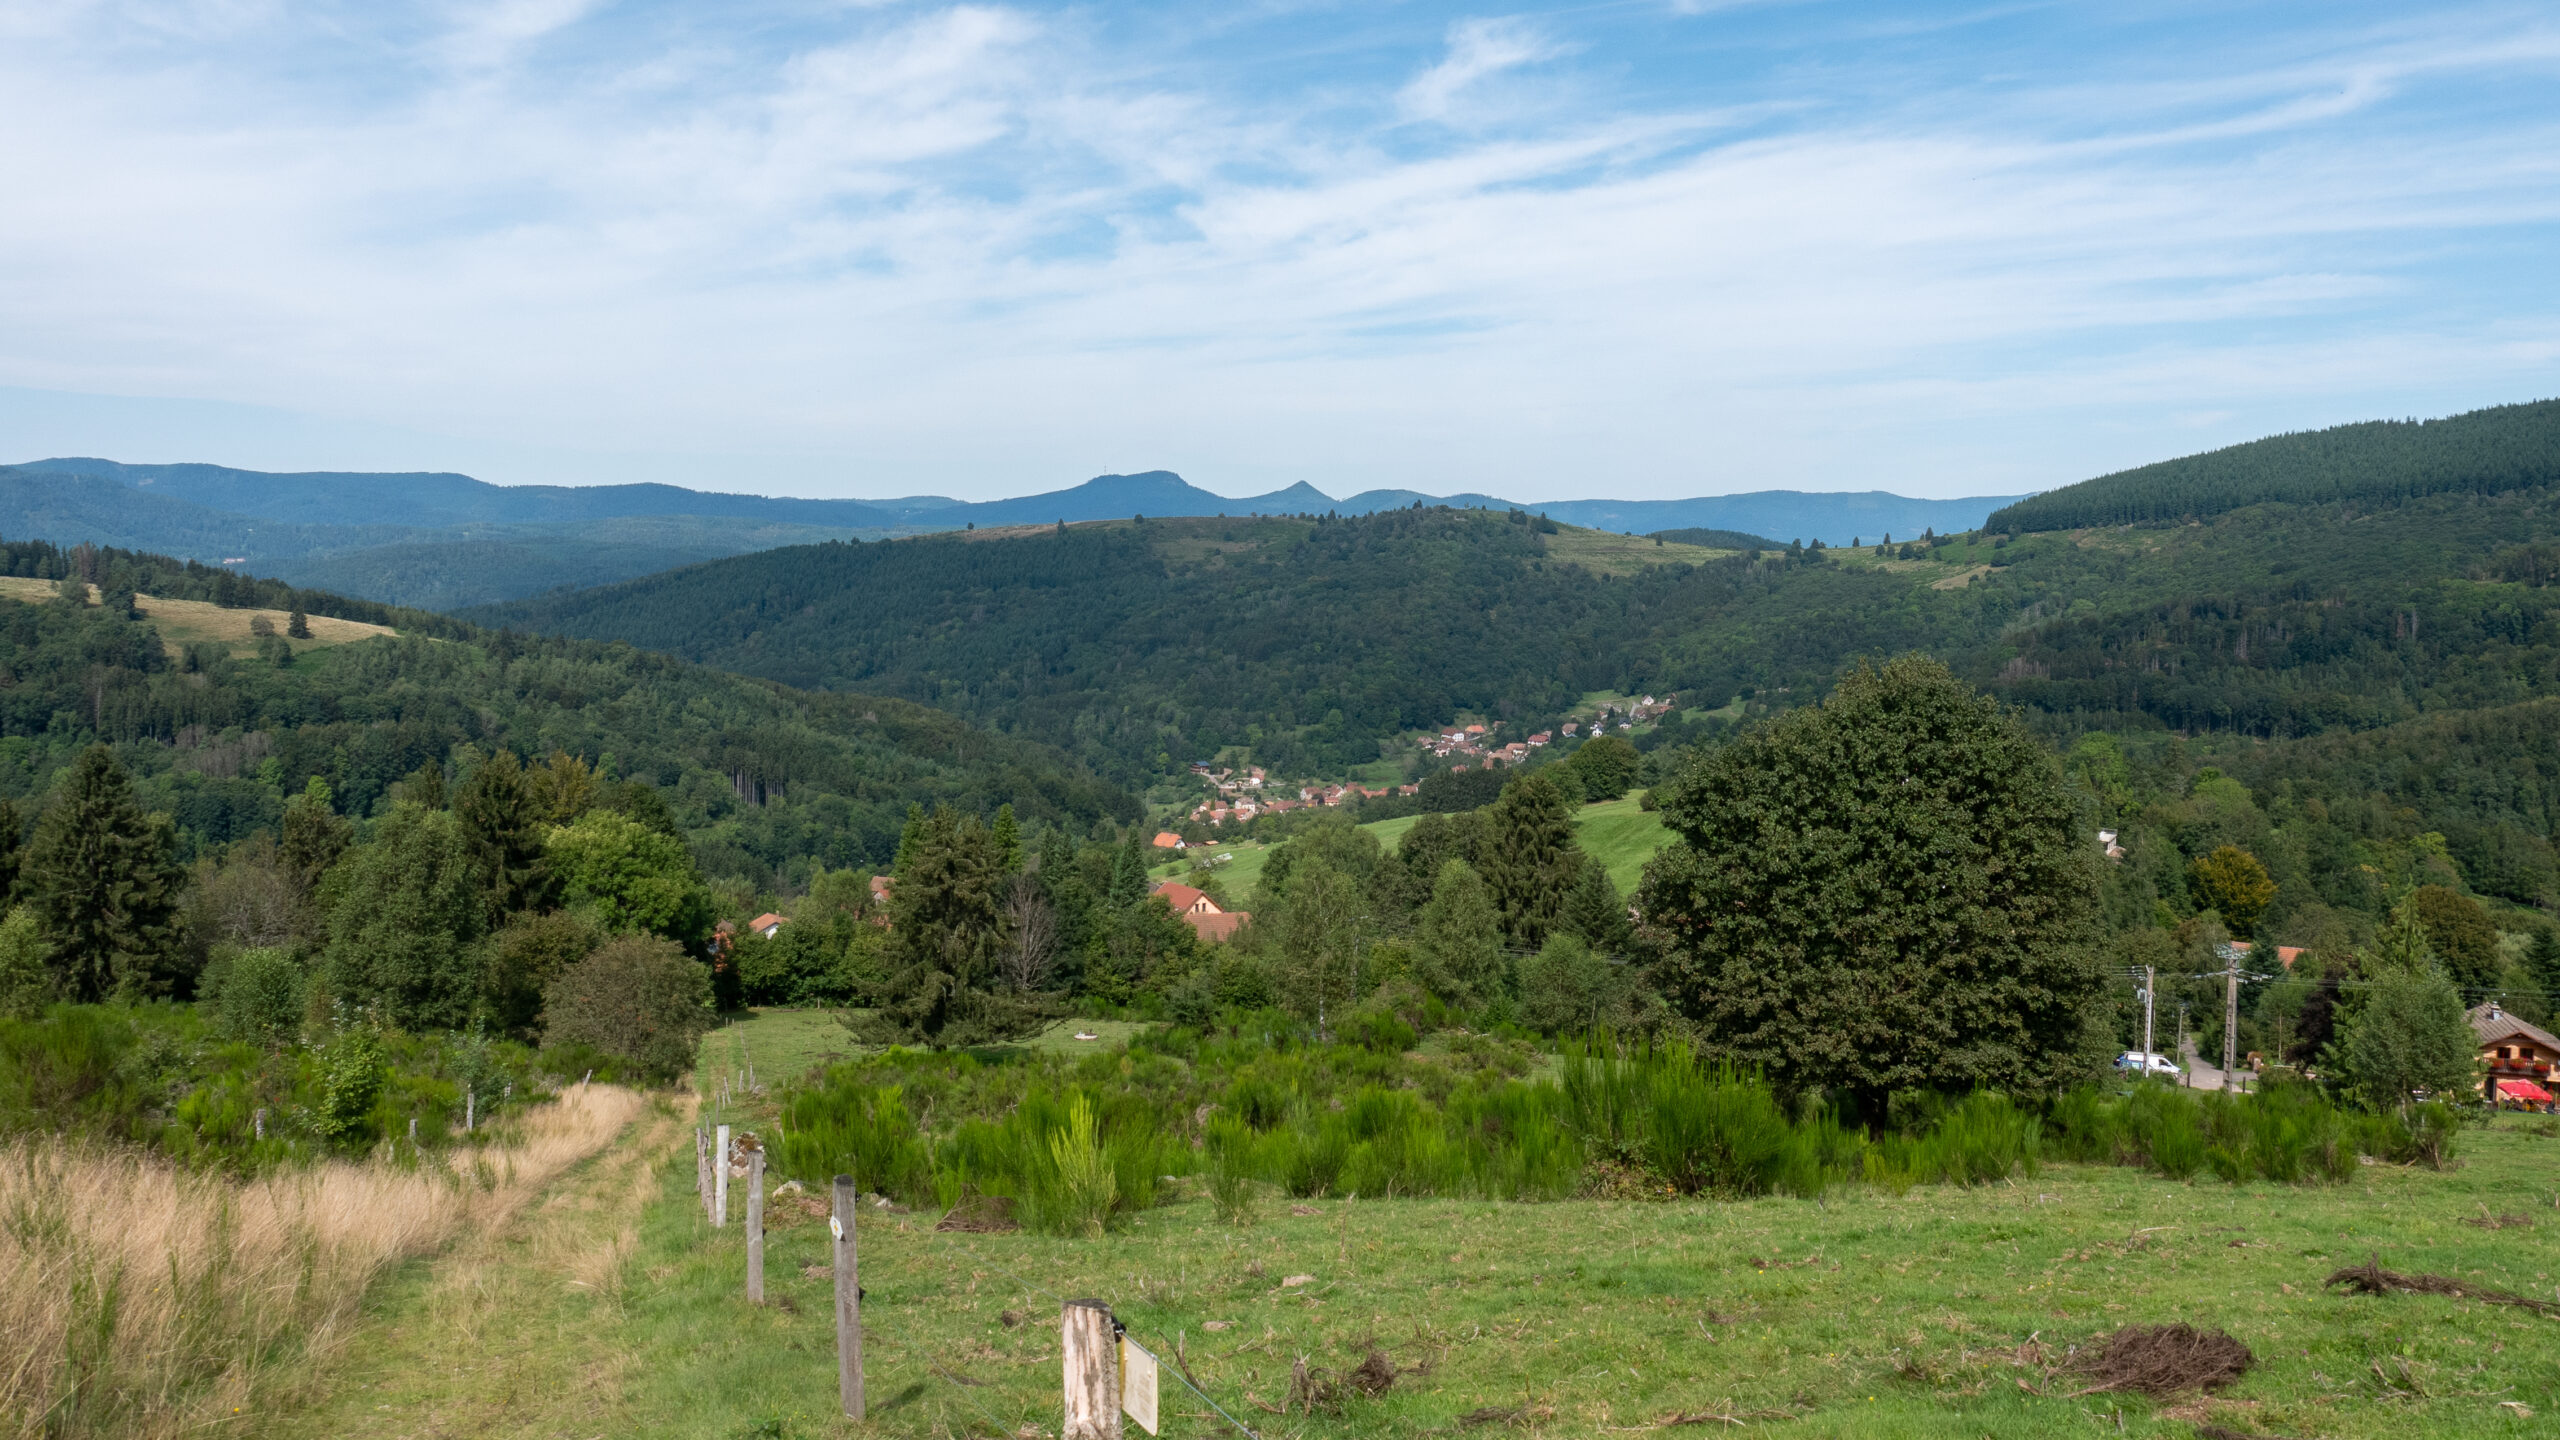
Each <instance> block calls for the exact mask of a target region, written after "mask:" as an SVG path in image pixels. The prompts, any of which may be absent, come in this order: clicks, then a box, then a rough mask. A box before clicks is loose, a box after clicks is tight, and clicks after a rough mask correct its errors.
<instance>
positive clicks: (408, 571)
mask: <svg viewBox="0 0 2560 1440" xmlns="http://www.w3.org/2000/svg"><path fill="white" fill-rule="evenodd" d="M2005 498H2006V497H1997V496H1994V497H1984V498H1978V499H1973V500H1955V501H1938V500H1908V499H1905V498H1903V497H1900V496H1893V495H1885V494H1882V493H1880V492H1876V493H1869V494H1865V495H1844V496H1831V495H1808V494H1803V493H1799V492H1794V491H1768V492H1763V493H1760V494H1755V495H1734V496H1717V497H1710V498H1705V499H1696V500H1673V501H1641V502H1622V501H1610V500H1571V501H1557V502H1553V503H1551V504H1547V505H1534V504H1533V505H1529V506H1520V505H1516V504H1514V503H1513V502H1511V501H1506V500H1499V499H1496V498H1494V497H1492V496H1487V495H1461V496H1455V497H1451V498H1450V499H1448V500H1446V501H1442V500H1436V499H1432V498H1430V497H1424V496H1421V495H1418V494H1416V493H1415V492H1412V491H1404V490H1376V491H1369V492H1366V493H1364V494H1361V495H1356V496H1353V497H1351V498H1350V499H1348V500H1336V499H1334V498H1333V497H1331V496H1329V495H1326V494H1324V493H1323V492H1322V491H1320V490H1317V489H1316V488H1315V487H1314V486H1311V485H1307V484H1304V483H1300V484H1296V485H1292V486H1290V487H1288V488H1286V489H1283V490H1277V491H1273V492H1272V493H1270V494H1268V495H1256V496H1248V497H1244V498H1242V499H1230V498H1227V497H1224V496H1220V495H1217V494H1214V493H1212V492H1210V491H1207V490H1203V489H1200V488H1199V487H1197V486H1195V485H1192V484H1190V483H1189V482H1187V481H1185V480H1184V479H1183V478H1182V477H1181V476H1179V475H1176V474H1173V473H1172V472H1170V471H1164V470H1153V471H1148V472H1145V473H1143V474H1137V475H1099V476H1096V477H1094V478H1093V479H1091V480H1088V481H1086V482H1084V483H1083V484H1081V485H1076V486H1072V487H1069V488H1067V489H1064V490H1055V491H1050V492H1047V493H1044V494H1038V495H1026V496H1018V497H1014V498H1011V499H1005V500H990V501H984V502H979V503H975V504H972V503H969V502H965V501H959V500H952V499H948V498H945V497H941V496H930V495H927V496H909V497H906V498H903V499H894V500H877V501H861V500H809V499H794V498H790V497H774V496H763V495H741V494H728V493H720V492H710V491H697V490H688V489H683V488H681V487H678V486H672V485H599V486H590V487H578V488H572V487H562V486H551V485H522V486H501V485H491V484H488V483H486V482H484V481H480V480H475V479H473V478H471V477H470V476H467V475H454V474H448V473H440V472H421V473H415V474H366V473H356V472H342V471H316V472H308V473H299V474H271V473H267V472H263V471H254V470H239V469H233V468H230V467H227V466H221V465H200V464H181V465H131V464H124V463H121V462H118V461H113V460H101V459H95V458H84V457H73V458H57V459H50V460H34V461H28V462H26V463H24V464H21V465H17V466H12V467H6V468H0V535H8V536H13V537H20V538H28V539H38V540H49V541H52V542H54V543H56V544H62V545H73V544H82V543H87V544H95V545H112V546H116V547H119V548H124V549H135V550H144V551H154V552H159V553H164V554H171V555H178V556H183V557H187V558H191V559H198V560H209V561H226V562H233V563H238V564H240V565H243V566H245V567H246V568H248V569H250V570H252V571H254V572H256V573H260V574H267V575H275V576H280V577H283V578H285V579H289V580H291V581H293V582H294V583H296V584H298V585H304V586H309V587H312V588H317V589H325V590H331V591H336V592H339V593H343V594H349V595H360V596H363V597H365V598H368V599H373V600H380V601H384V602H387V603H391V604H399V605H409V606H417V607H423V608H428V609H439V610H449V609H459V608H462V607H465V606H469V605H478V604H488V603H493V602H498V601H506V600H515V599H521V598H523V597H526V596H529V595H535V594H539V593H541V592H544V591H547V590H554V589H560V588H563V587H567V588H582V587H587V586H594V585H603V584H610V583H612V582H614V581H617V580H627V579H632V578H635V577H638V576H641V575H647V574H651V573H654V572H656V571H660V570H671V569H675V568H677V567H679V566H684V565H691V564H695V563H698V562H700V561H704V560H710V559H717V558H719V557H722V556H727V555H739V554H746V553H749V552H752V551H756V550H767V549H773V548H776V547H779V546H785V545H799V544H814V543H817V542H820V541H825V540H836V539H857V540H877V539H883V538H887V537H891V536H897V535H911V534H924V533H931V532H935V531H943V530H958V531H964V532H965V531H968V530H972V529H993V528H1001V527H1006V526H1014V525H1051V524H1058V523H1067V524H1078V523H1083V522H1086V521H1093V520H1119V519H1128V518H1131V517H1134V516H1140V515H1144V516H1153V517H1168V516H1195V517H1209V516H1227V515H1232V516H1248V515H1322V514H1335V515H1367V514H1373V513H1376V512H1378V511H1381V510H1392V509H1404V508H1409V507H1410V506H1412V505H1414V504H1417V503H1429V504H1444V503H1445V504H1450V505H1454V506H1456V507H1457V508H1472V509H1486V510H1512V509H1523V508H1525V509H1532V510H1541V511H1546V512H1550V513H1552V514H1553V515H1554V516H1555V517H1556V518H1559V519H1563V520H1566V521H1568V522H1570V523H1575V524H1580V525H1584V526H1587V527H1592V528H1598V529H1605V530H1616V531H1622V532H1629V533H1632V532H1637V531H1647V530H1654V529H1662V528H1665V527H1681V526H1689V527H1696V526H1709V527H1715V526H1725V527H1736V528H1741V529H1749V528H1751V527H1753V526H1758V527H1759V533H1762V534H1769V535H1781V534H1783V535H1791V536H1799V537H1820V538H1823V539H1826V540H1829V541H1831V542H1832V543H1838V542H1839V541H1840V540H1842V539H1845V538H1848V537H1850V536H1853V535H1871V534H1876V533H1879V532H1885V531H1900V532H1902V533H1905V534H1916V533H1918V532H1919V531H1921V530H1922V529H1924V528H1928V527H1930V526H1932V525H1934V526H1935V527H1936V528H1938V529H1941V530H1945V529H1962V528H1965V527H1968V526H1970V525H1972V524H1974V523H1976V522H1977V521H1978V520H1980V518H1981V517H1982V516H1983V515H1984V514H1987V513H1988V512H1989V511H1990V510H1991V509H1992V508H1993V507H1995V506H1997V505H1999V504H2000V503H2002V501H2003V499H2005ZM1763 543H1765V542H1763Z"/></svg>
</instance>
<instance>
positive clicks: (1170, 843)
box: [1156, 830, 1182, 850]
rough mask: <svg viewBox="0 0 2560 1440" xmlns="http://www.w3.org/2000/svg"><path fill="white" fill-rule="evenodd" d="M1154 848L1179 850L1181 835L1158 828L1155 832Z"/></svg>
mask: <svg viewBox="0 0 2560 1440" xmlns="http://www.w3.org/2000/svg"><path fill="white" fill-rule="evenodd" d="M1156 848H1157V849H1159V850H1179V849H1181V848H1182V837H1181V836H1179V835H1176V834H1174V833H1173V832H1172V831H1170V830H1159V831H1157V832H1156Z"/></svg>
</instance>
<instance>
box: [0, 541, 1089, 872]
mask: <svg viewBox="0 0 2560 1440" xmlns="http://www.w3.org/2000/svg"><path fill="white" fill-rule="evenodd" d="M73 571H77V572H80V573H83V574H86V575H88V576H89V577H90V578H91V579H92V581H93V583H92V584H91V586H90V587H89V601H88V603H86V604H82V605H73V604H71V603H69V602H67V601H65V600H62V599H60V598H59V597H58V595H57V591H58V589H59V585H58V581H59V579H60V578H61V577H62V576H63V575H64V574H66V573H68V572H73ZM125 597H132V598H130V599H127V598H125ZM127 606H131V607H132V608H131V609H128V608H126V607H127ZM297 607H298V608H301V609H304V610H306V611H307V612H308V613H309V615H310V617H311V625H312V628H313V630H314V632H315V633H314V635H313V637H312V639H310V640H307V641H305V640H288V639H285V638H284V637H283V636H282V635H281V634H274V633H271V634H266V635H260V634H257V633H255V630H254V627H253V625H252V621H253V620H255V619H256V618H259V617H260V616H263V617H264V618H265V619H266V620H267V621H268V623H269V629H270V630H271V631H275V632H281V631H282V630H284V629H285V628H286V624H287V621H288V619H289V615H290V611H291V610H292V609H294V608H297ZM0 636H5V644H0V749H5V750H6V751H7V753H8V754H9V756H10V763H9V765H7V766H6V767H0V798H7V799H13V800H22V801H23V800H25V799H26V798H27V797H31V796H37V795H42V794H43V793H45V791H46V790H47V788H48V787H49V786H50V785H51V783H52V780H53V776H54V774H55V772H56V771H57V770H58V769H59V768H60V767H61V766H62V765H64V764H66V763H68V762H69V760H70V759H71V758H72V757H73V756H75V755H76V754H77V753H78V752H79V751H80V750H81V749H82V748H83V747H85V746H87V745H89V744H91V743H93V742H96V741H101V740H103V741H107V742H110V743H113V744H115V745H116V746H118V747H119V749H120V750H121V751H122V752H123V754H124V756H125V758H126V763H127V764H128V765H129V766H131V767H132V768H133V769H134V770H135V771H136V772H137V776H138V779H137V789H138V792H139V794H140V796H141V798H142V800H143V802H144V803H145V805H146V806H147V807H148V808H150V809H154V810H160V811H164V812H166V813H168V814H169V815H171V816H172V817H173V818H174V820H175V822H176V825H177V830H178V837H179V841H180V845H181V849H182V851H184V852H187V853H195V852H198V851H201V850H203V849H205V848H208V847H211V846H217V845H221V844H225V843H228V842H230V841H233V840H236V839H239V838H241V837H243V836H246V835H248V834H250V833H252V832H254V831H257V830H259V829H263V828H272V827H273V825H274V823H275V821H276V818H277V816H278V815H279V814H280V813H281V811H282V809H283V806H284V803H285V801H286V799H287V798H288V797H290V796H292V795H294V794H296V793H298V792H300V791H301V790H302V788H303V786H304V784H305V783H306V782H307V781H308V780H311V779H313V778H317V779H320V780H322V781H325V782H326V783H327V784H328V786H329V787H330V790H331V792H332V794H333V796H334V798H335V801H336V803H337V805H338V806H339V807H340V808H341V809H342V810H345V811H347V812H349V813H352V814H358V815H361V814H365V813H368V812H370V811H371V810H373V809H374V808H375V807H376V806H377V805H378V804H380V803H381V802H382V801H383V799H384V798H385V797H386V796H387V795H388V794H389V793H390V789H391V786H392V785H393V784H394V783H395V782H397V781H399V780H400V779H401V778H402V777H404V776H406V775H408V774H410V773H411V772H413V771H415V770H417V769H418V768H419V767H420V766H422V765H427V764H430V763H437V762H444V761H448V760H455V759H459V758H461V757H462V756H463V755H464V754H465V753H467V752H468V751H469V750H470V749H472V748H473V747H476V748H477V749H479V750H480V751H482V752H485V751H487V750H488V749H490V748H492V747H497V746H504V747H507V748H510V749H514V750H517V751H519V752H521V753H525V754H528V755H535V756H538V755H542V754H545V753H547V752H549V751H552V750H555V749H559V750H566V751H567V752H569V753H570V754H573V755H576V756H579V757H581V758H583V759H585V760H587V761H589V762H595V763H598V764H600V765H601V766H602V767H603V769H604V770H605V771H606V772H608V774H609V775H610V776H613V777H622V778H631V779H639V780H644V781H646V782H647V783H648V784H649V786H650V787H651V788H652V790H653V791H654V792H655V793H656V795H657V796H658V797H659V798H660V799H662V800H663V801H664V802H665V804H666V806H667V808H668V811H669V812H670V818H671V819H672V821H673V823H674V824H675V825H676V826H677V827H678V828H679V829H681V831H682V832H683V833H684V835H685V837H686V839H687V840H688V841H689V842H690V843H691V845H692V847H693V849H694V851H695V853H696V854H697V855H698V856H700V857H701V859H702V861H703V863H704V866H705V869H706V870H707V872H708V873H710V874H712V875H714V876H718V877H730V878H733V879H736V880H739V881H741V882H742V883H748V884H755V885H768V886H769V885H771V884H772V883H774V882H775V880H776V879H777V878H778V877H779V876H781V875H783V874H785V873H791V872H794V871H795V869H796V871H798V872H805V871H806V870H807V868H808V866H809V865H810V864H811V863H812V862H823V863H825V864H828V865H832V866H838V867H842V866H847V865H864V864H878V863H882V862H885V861H886V860H887V859H888V858H889V857H890V856H891V855H893V854H894V853H895V851H896V848H897V841H898V833H899V829H900V827H901V825H902V823H903V821H904V818H905V813H906V808H907V806H908V805H909V804H910V803H916V802H923V803H937V802H949V803H952V804H956V805H959V806H962V807H964V808H966V809H969V810H971V811H974V812H978V813H988V812H992V811H993V810H994V808H995V807H996V806H997V805H999V804H1004V803H1011V804H1013V805H1014V806H1016V807H1017V809H1018V810H1019V811H1020V812H1021V813H1022V814H1024V815H1025V816H1026V817H1032V816H1040V817H1045V818H1049V819H1053V820H1061V821H1067V822H1070V823H1073V824H1075V825H1077V826H1079V827H1084V826H1089V825H1091V824H1092V823H1093V822H1095V821H1097V820H1101V819H1105V818H1114V819H1125V818H1130V817H1134V816H1135V815H1136V814H1137V813H1138V806H1137V803H1136V802H1135V800H1134V799H1133V798H1131V797H1130V796H1128V795H1127V794H1125V793H1124V792H1122V791H1120V790H1118V789H1116V788H1115V787H1113V786H1111V785H1110V784H1108V783H1106V782H1103V781H1101V780H1099V779H1097V778H1096V777H1095V776H1094V775H1093V774H1092V773H1091V772H1090V771H1089V770H1088V769H1086V768H1085V767H1082V766H1080V765H1078V764H1076V763H1075V762H1073V761H1072V760H1070V759H1068V758H1067V757H1066V756H1064V755H1062V754H1060V753H1059V752H1058V751H1057V750H1056V749H1054V748H1052V747H1049V746H1045V745H1041V744H1039V743H1037V742H1033V741H1028V740H1023V739H1018V738H1012V737H1007V736H1000V735H992V734H989V733H987V732H986V731H984V730H981V729H978V728H976V727H973V726H971V725H969V724H967V723H965V722H963V721H960V720H958V719H955V718H954V717H952V716H950V715H947V714H944V713H941V712H939V711H936V710H932V709H930V708H927V707H924V706H920V705H916V704H913V703H910V702H907V701H903V700H899V699H895V698H892V697H885V696H865V695H859V694H848V693H838V694H810V693H807V692H803V691H796V690H792V689H790V688H788V687H785V686H781V685H776V684H773V683H771V682H769V681H762V680H754V679H746V678H741V677H739V676H735V675H728V674H723V673H720V672H718V671H714V670H709V669H706V668H703V667H701V666H697V665H692V664H688V663H685V662H683V661H680V660H675V659H671V658H668V657H665V656H660V655H652V654H646V653H643V652H638V651H633V650H631V649H629V648H627V647H623V646H615V645H600V644H594V643H590V642H584V641H564V640H557V639H548V638H543V637H534V636H524V635H510V634H497V633H491V632H487V631H483V630H479V629H477V628H475V627H473V626H470V625H467V624H464V623H461V622H459V621H456V620H452V619H450V618H447V617H445V616H441V615H433V614H427V613H423V612H417V611H407V610H398V609H392V608H389V607H384V606H380V605H375V604H370V603H367V602H363V601H350V600H347V599H345V598H343V597H337V596H332V595H328V594H325V593H319V592H311V591H296V590H293V589H290V588H289V587H286V586H283V585H281V584H278V583H276V582H273V581H258V580H250V579H247V578H245V577H240V576H236V575H233V574H230V573H228V572H225V571H221V570H217V569H212V568H209V567H205V566H189V565H185V564H182V563H180V562H176V561H172V560H168V559H166V558H163V557H159V556H153V555H142V554H134V553H130V552H125V551H117V550H106V551H98V550H87V551H81V552H76V553H75V552H66V551H64V550H61V549H57V548H56V547H54V546H51V545H47V544H43V543H41V542H11V543H6V544H0Z"/></svg>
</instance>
